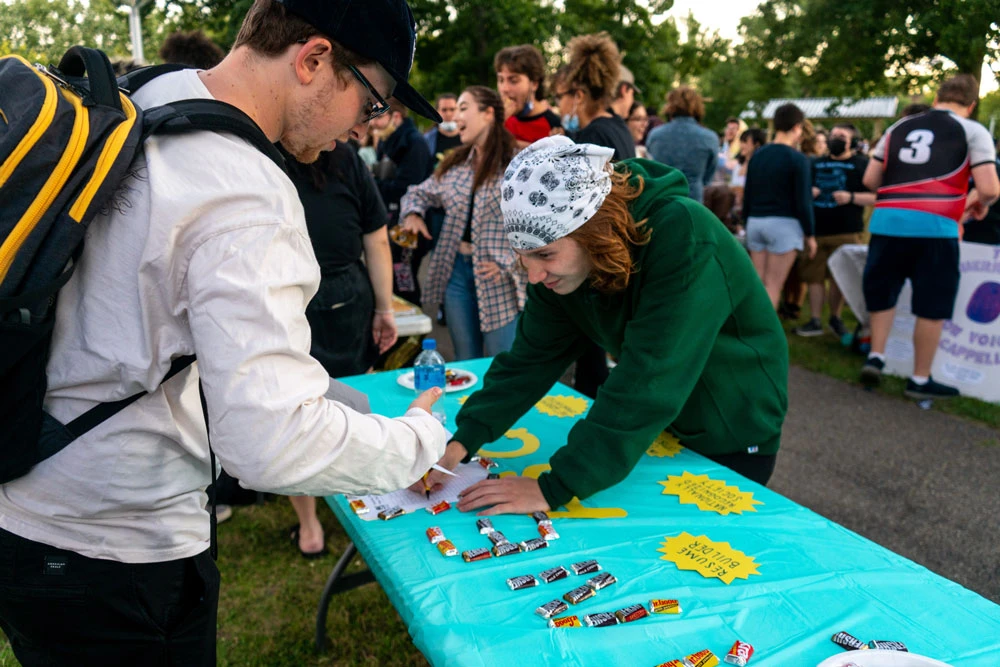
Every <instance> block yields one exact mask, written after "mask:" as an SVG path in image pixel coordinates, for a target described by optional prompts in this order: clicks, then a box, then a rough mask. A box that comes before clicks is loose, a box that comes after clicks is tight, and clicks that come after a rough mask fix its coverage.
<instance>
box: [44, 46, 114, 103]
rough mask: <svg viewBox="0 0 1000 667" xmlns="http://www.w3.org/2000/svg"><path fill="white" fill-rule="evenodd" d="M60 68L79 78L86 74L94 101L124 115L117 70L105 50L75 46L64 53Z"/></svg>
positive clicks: (88, 87) (65, 72)
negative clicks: (116, 76)
mask: <svg viewBox="0 0 1000 667" xmlns="http://www.w3.org/2000/svg"><path fill="white" fill-rule="evenodd" d="M58 70H59V72H60V73H62V74H65V75H66V76H69V77H74V78H78V79H79V78H82V77H83V76H84V75H86V76H87V90H88V91H89V94H90V97H91V98H93V100H94V102H96V103H97V104H100V105H103V106H106V107H110V108H112V109H114V110H116V111H117V112H118V113H120V114H122V115H124V113H125V112H124V111H123V110H122V101H121V96H120V95H119V94H118V82H117V80H116V79H115V70H114V68H113V67H112V66H111V61H110V60H108V57H107V56H106V55H104V52H102V51H98V50H97V49H91V48H87V47H86V46H74V47H72V48H71V49H69V50H68V51H66V53H65V54H64V55H63V57H62V60H60V61H59V67H58Z"/></svg>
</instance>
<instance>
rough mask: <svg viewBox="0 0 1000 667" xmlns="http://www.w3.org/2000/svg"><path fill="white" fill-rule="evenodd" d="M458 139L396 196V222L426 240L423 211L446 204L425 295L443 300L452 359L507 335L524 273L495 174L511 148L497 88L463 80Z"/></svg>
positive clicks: (494, 346) (477, 352)
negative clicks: (422, 177)
mask: <svg viewBox="0 0 1000 667" xmlns="http://www.w3.org/2000/svg"><path fill="white" fill-rule="evenodd" d="M455 119H456V121H457V122H458V131H459V136H460V137H461V138H462V145H461V146H460V147H459V148H456V149H454V150H453V151H452V152H451V153H449V154H448V155H447V156H446V157H445V158H444V160H442V161H441V164H439V165H438V167H437V169H436V170H435V172H434V174H433V175H432V176H431V177H430V178H428V179H427V180H426V181H424V182H423V183H420V184H418V185H413V186H410V188H409V189H408V190H407V192H406V195H405V196H404V197H403V199H402V201H401V202H400V214H401V217H402V219H403V227H404V228H405V229H406V230H407V231H409V232H410V233H412V234H420V235H421V236H423V237H424V238H427V239H430V238H431V235H430V232H429V231H428V229H427V224H426V223H425V222H424V215H425V214H426V212H427V210H428V209H430V208H434V207H440V208H443V209H444V211H445V216H444V222H443V223H442V226H441V232H440V233H439V235H438V239H437V245H436V246H435V248H434V252H433V253H431V259H430V268H429V271H428V280H427V282H428V285H427V292H426V295H425V298H424V301H425V302H427V303H438V304H443V305H444V308H445V312H446V313H447V316H448V331H449V333H450V334H451V339H452V342H453V343H454V346H455V357H456V359H458V360H462V359H473V358H476V357H482V356H494V355H496V354H499V353H500V352H504V351H506V350H507V349H508V348H509V347H510V344H511V341H513V340H514V331H515V329H516V327H517V316H518V314H519V313H520V312H521V308H522V307H523V306H524V275H523V272H522V270H521V268H520V266H519V265H518V263H517V261H516V256H515V255H514V252H513V251H512V250H511V248H510V246H509V245H508V244H507V242H506V239H505V237H504V231H503V215H502V214H501V212H500V179H501V177H502V176H503V171H504V169H505V168H506V167H507V164H508V163H509V162H510V160H511V158H513V157H514V153H515V152H516V148H515V143H514V137H513V136H511V134H510V132H508V131H507V130H506V129H505V128H504V125H503V123H504V113H503V101H502V100H501V99H500V95H498V94H497V93H496V91H493V90H490V89H489V88H486V87H484V86H470V87H468V88H466V89H465V91H463V92H462V94H461V95H460V96H459V98H458V113H457V114H456V116H455Z"/></svg>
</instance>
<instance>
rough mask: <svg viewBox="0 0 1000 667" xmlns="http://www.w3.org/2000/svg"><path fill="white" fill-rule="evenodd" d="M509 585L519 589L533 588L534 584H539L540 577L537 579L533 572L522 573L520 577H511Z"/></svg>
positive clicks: (511, 587)
mask: <svg viewBox="0 0 1000 667" xmlns="http://www.w3.org/2000/svg"><path fill="white" fill-rule="evenodd" d="M507 585H508V586H510V590H512V591H519V590H521V589H522V588H531V587H532V586H537V585H538V579H535V576H534V575H533V574H522V575H521V576H519V577H511V578H510V579H508V580H507Z"/></svg>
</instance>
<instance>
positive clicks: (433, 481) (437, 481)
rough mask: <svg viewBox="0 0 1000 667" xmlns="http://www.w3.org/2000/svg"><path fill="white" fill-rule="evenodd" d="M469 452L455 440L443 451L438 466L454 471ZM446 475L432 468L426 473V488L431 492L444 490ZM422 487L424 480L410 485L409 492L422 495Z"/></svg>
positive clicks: (423, 487)
mask: <svg viewBox="0 0 1000 667" xmlns="http://www.w3.org/2000/svg"><path fill="white" fill-rule="evenodd" d="M468 453H469V450H467V449H466V448H465V445H463V444H462V443H460V442H458V441H457V440H452V441H451V442H449V443H448V446H447V447H446V448H445V450H444V456H442V457H441V460H440V461H438V463H437V464H438V465H439V466H441V467H442V468H445V469H446V470H454V469H455V468H457V467H458V464H459V463H461V462H462V459H464V458H465V457H466V455H468ZM446 477H448V475H445V474H444V473H443V472H441V471H439V470H434V469H433V468H432V469H431V470H430V472H428V473H427V487H430V490H431V491H440V490H441V489H442V488H444V481H445V478H446ZM427 487H425V486H424V480H423V479H420V480H417V481H416V482H414V483H413V484H411V485H410V487H409V488H410V491H413V492H415V493H419V494H420V495H423V494H424V491H425V490H426V488H427Z"/></svg>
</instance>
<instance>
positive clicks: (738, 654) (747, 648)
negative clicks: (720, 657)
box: [725, 639, 753, 667]
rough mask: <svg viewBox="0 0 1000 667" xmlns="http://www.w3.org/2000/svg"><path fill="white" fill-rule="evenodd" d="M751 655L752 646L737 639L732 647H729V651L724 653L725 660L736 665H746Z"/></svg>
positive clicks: (738, 666)
mask: <svg viewBox="0 0 1000 667" xmlns="http://www.w3.org/2000/svg"><path fill="white" fill-rule="evenodd" d="M752 655H753V646H752V645H750V644H747V643H746V642H742V641H740V640H739V639H737V640H736V643H735V644H733V647H732V648H731V649H729V653H727V654H726V657H725V661H726V663H727V664H729V665H736V667H747V663H748V662H750V657H751V656H752Z"/></svg>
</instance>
